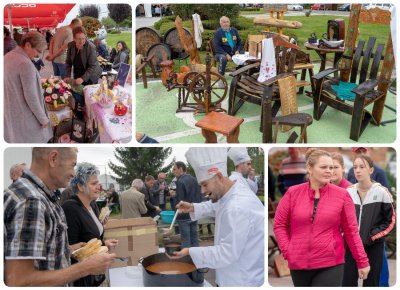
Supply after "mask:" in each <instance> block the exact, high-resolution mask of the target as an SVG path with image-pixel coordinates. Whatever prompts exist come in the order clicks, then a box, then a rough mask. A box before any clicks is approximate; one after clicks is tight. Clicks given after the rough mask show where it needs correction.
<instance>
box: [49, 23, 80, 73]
mask: <svg viewBox="0 0 400 290" xmlns="http://www.w3.org/2000/svg"><path fill="white" fill-rule="evenodd" d="M79 26H82V21H81V20H80V19H79V18H75V19H73V20H72V21H71V23H70V24H69V25H66V26H63V27H60V28H58V29H57V31H56V33H55V34H54V36H53V38H52V39H51V41H50V47H49V54H48V55H47V57H46V59H47V60H49V61H51V62H52V64H53V72H54V75H55V76H60V77H61V78H64V77H65V69H66V64H65V61H66V59H67V47H68V43H70V42H71V41H72V40H73V36H72V30H73V29H74V28H75V27H79Z"/></svg>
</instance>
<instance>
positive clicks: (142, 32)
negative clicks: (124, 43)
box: [136, 27, 162, 55]
mask: <svg viewBox="0 0 400 290" xmlns="http://www.w3.org/2000/svg"><path fill="white" fill-rule="evenodd" d="M161 42H162V37H161V35H160V33H159V32H158V31H157V30H155V29H154V28H151V27H141V28H139V29H137V30H136V54H141V55H146V54H147V51H148V50H149V48H150V47H151V46H152V45H154V44H157V43H161Z"/></svg>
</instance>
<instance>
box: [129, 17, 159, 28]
mask: <svg viewBox="0 0 400 290" xmlns="http://www.w3.org/2000/svg"><path fill="white" fill-rule="evenodd" d="M160 19H161V18H160V17H136V21H135V23H136V29H138V28H141V27H148V26H153V24H154V23H156V22H157V21H158V20H160Z"/></svg>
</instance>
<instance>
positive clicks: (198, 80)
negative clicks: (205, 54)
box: [189, 72, 228, 107]
mask: <svg viewBox="0 0 400 290" xmlns="http://www.w3.org/2000/svg"><path fill="white" fill-rule="evenodd" d="M210 74H211V80H210V86H211V93H210V94H211V103H210V107H216V106H217V105H218V104H220V103H221V102H222V101H223V100H224V99H225V97H226V94H227V93H228V83H227V82H226V80H225V78H224V77H223V76H221V75H219V74H217V73H214V72H211V73H210ZM220 80H221V81H222V83H223V84H224V87H223V88H222V89H220V88H218V82H219V81H220ZM205 83H206V73H204V72H203V73H200V74H197V76H195V78H194V79H193V80H192V82H191V83H190V85H189V92H191V93H192V97H193V99H194V100H195V101H196V102H197V103H198V104H202V105H204V92H205V90H206V89H207V88H206V87H205Z"/></svg>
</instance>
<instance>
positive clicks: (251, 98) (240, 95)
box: [228, 35, 299, 116]
mask: <svg viewBox="0 0 400 290" xmlns="http://www.w3.org/2000/svg"><path fill="white" fill-rule="evenodd" d="M273 40H274V46H275V59H276V68H277V76H276V77H274V78H271V79H269V80H267V81H265V82H263V83H260V82H258V81H257V77H258V73H259V70H260V64H261V62H260V61H257V62H255V63H252V64H249V65H246V66H244V67H242V68H240V69H238V70H236V71H234V72H233V73H231V74H230V75H231V76H232V77H233V79H232V82H231V86H230V90H229V105H228V113H229V114H230V115H235V114H236V113H237V112H238V110H239V109H240V107H241V106H242V105H243V104H244V102H250V103H253V104H257V105H259V106H261V103H262V95H263V93H264V88H265V87H266V86H272V88H273V94H272V96H273V101H274V105H273V107H272V113H273V116H275V115H276V113H277V112H278V110H279V108H280V106H281V105H280V98H279V90H278V86H277V80H278V79H281V78H283V77H287V76H290V75H293V68H294V64H295V59H296V53H297V51H298V49H299V47H298V46H297V45H294V44H291V43H289V42H288V41H286V40H285V39H284V38H283V37H281V36H279V35H277V36H274V37H273Z"/></svg>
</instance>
